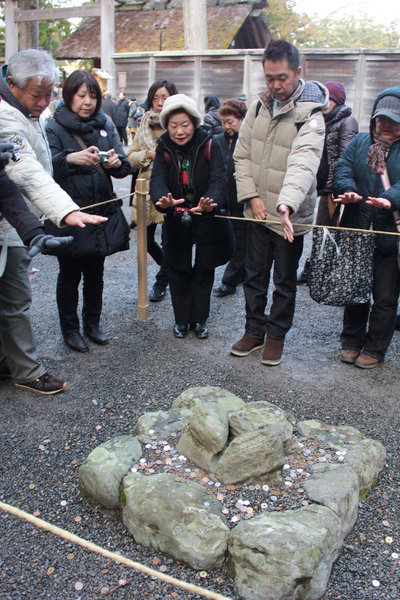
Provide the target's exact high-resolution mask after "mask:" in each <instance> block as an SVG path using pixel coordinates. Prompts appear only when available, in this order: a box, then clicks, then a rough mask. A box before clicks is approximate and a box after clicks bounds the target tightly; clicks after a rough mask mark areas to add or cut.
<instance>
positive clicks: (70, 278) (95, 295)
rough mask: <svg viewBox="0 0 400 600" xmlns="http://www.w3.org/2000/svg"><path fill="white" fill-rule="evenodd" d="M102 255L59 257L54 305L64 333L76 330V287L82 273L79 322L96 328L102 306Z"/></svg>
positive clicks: (77, 296) (87, 326) (67, 333)
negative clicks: (81, 306)
mask: <svg viewBox="0 0 400 600" xmlns="http://www.w3.org/2000/svg"><path fill="white" fill-rule="evenodd" d="M104 260H105V258H104V256H89V257H86V258H66V257H60V256H59V257H58V262H59V264H60V272H59V274H58V279H57V305H58V312H59V316H60V325H61V331H62V333H63V335H64V336H66V335H70V334H71V333H75V332H77V331H79V318H78V314H77V308H78V299H79V294H78V286H79V283H80V280H81V277H82V275H83V308H82V321H83V326H84V328H85V329H90V328H91V327H97V326H98V325H99V323H100V316H101V309H102V306H103V271H104Z"/></svg>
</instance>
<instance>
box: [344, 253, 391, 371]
mask: <svg viewBox="0 0 400 600" xmlns="http://www.w3.org/2000/svg"><path fill="white" fill-rule="evenodd" d="M373 277H374V279H373V284H372V298H373V305H372V308H371V305H370V303H368V304H355V305H353V306H346V308H345V309H344V316H343V331H342V334H341V336H340V341H341V342H342V348H343V349H344V350H358V351H359V352H360V351H361V350H363V351H364V352H365V354H368V355H369V356H372V357H374V358H377V359H378V360H383V359H384V358H385V353H386V350H387V349H388V347H389V344H390V342H391V340H392V337H393V333H394V329H395V326H396V314H397V302H398V298H399V290H400V274H399V268H398V265H397V253H396V252H392V253H390V254H387V253H385V252H381V251H380V250H379V249H378V248H375V252H374V273H373ZM368 317H369V323H368Z"/></svg>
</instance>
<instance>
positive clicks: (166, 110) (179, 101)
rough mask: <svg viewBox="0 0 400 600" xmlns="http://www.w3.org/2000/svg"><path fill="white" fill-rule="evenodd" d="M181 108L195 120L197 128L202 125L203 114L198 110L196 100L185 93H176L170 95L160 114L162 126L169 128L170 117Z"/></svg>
mask: <svg viewBox="0 0 400 600" xmlns="http://www.w3.org/2000/svg"><path fill="white" fill-rule="evenodd" d="M179 109H181V110H182V111H183V112H185V113H187V114H188V115H190V116H191V117H193V118H194V120H195V127H196V129H197V128H198V127H200V123H201V115H200V113H199V111H198V110H197V105H196V102H195V101H194V100H192V99H191V98H189V96H186V95H185V94H174V95H173V96H169V97H168V98H167V99H166V100H165V102H164V106H163V109H162V111H161V115H160V122H161V127H163V128H164V129H167V125H168V117H169V116H170V114H171V113H172V112H174V111H176V110H179Z"/></svg>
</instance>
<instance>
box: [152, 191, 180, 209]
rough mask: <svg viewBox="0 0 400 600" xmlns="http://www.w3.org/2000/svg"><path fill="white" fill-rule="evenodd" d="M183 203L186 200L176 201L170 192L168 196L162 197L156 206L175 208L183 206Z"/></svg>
mask: <svg viewBox="0 0 400 600" xmlns="http://www.w3.org/2000/svg"><path fill="white" fill-rule="evenodd" d="M183 202H185V199H184V198H180V199H179V200H175V198H173V197H172V194H171V192H169V193H168V196H162V198H160V199H159V200H158V202H156V206H159V207H160V208H173V207H174V206H178V205H179V204H183Z"/></svg>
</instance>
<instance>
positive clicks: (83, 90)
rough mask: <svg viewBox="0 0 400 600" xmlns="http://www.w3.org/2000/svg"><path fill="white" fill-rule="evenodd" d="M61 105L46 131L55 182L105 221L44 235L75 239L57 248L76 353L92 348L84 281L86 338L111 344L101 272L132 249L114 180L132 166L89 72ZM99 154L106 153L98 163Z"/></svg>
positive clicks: (63, 318) (60, 292)
mask: <svg viewBox="0 0 400 600" xmlns="http://www.w3.org/2000/svg"><path fill="white" fill-rule="evenodd" d="M62 95H63V100H64V102H63V104H61V105H60V106H59V107H58V108H57V110H56V112H55V115H54V120H53V121H52V122H51V123H49V125H48V126H47V128H46V133H47V137H48V140H49V145H50V149H51V154H52V158H53V167H54V179H55V180H56V181H57V183H58V184H59V185H60V186H61V187H62V188H63V189H64V190H65V191H66V192H67V193H68V194H70V196H71V197H72V198H73V199H74V200H75V202H76V203H77V204H78V205H79V206H82V207H86V206H90V205H91V204H98V203H100V202H104V204H102V205H99V206H96V209H95V210H96V211H97V212H99V213H100V214H102V215H104V216H105V217H107V221H106V222H105V223H104V224H102V225H99V227H98V229H95V228H94V227H91V226H89V227H87V228H86V229H84V230H71V229H69V228H65V229H64V230H60V229H57V228H56V227H55V226H54V225H53V224H51V223H46V227H45V231H46V232H48V233H56V234H57V235H61V236H62V235H73V237H74V242H73V244H71V246H67V247H65V248H60V249H56V250H55V251H54V252H53V254H55V255H56V256H57V258H58V262H59V266H60V270H59V274H58V279H57V306H58V312H59V317H60V325H61V331H62V334H63V337H64V340H65V342H66V344H67V345H68V346H69V347H70V348H71V349H72V350H76V351H77V352H87V351H88V346H87V344H86V342H85V340H84V339H83V338H82V336H81V334H80V328H79V318H78V315H77V308H78V287H79V283H80V281H81V278H82V276H83V308H82V321H83V329H84V332H85V334H86V336H87V337H88V338H89V339H90V340H91V341H92V342H94V343H95V344H100V345H104V344H107V343H108V338H107V336H106V334H105V333H104V332H103V331H102V330H101V328H100V316H101V311H102V303H103V271H104V261H105V257H106V256H110V255H111V254H114V253H115V252H120V251H121V250H127V249H128V248H129V234H128V233H127V228H128V229H129V226H127V223H126V222H125V217H124V216H123V214H122V212H121V209H120V207H119V205H118V204H117V202H114V201H113V202H107V200H111V199H112V198H113V189H112V183H111V176H113V177H116V178H118V179H121V178H123V177H126V175H128V174H129V172H130V165H129V161H128V159H127V158H126V156H125V154H124V151H123V149H122V147H121V146H120V144H119V141H118V136H117V134H116V132H115V129H114V127H113V125H112V124H111V123H110V122H109V121H108V120H107V117H106V115H105V113H104V112H103V111H102V110H101V101H102V97H101V89H100V86H99V84H98V83H97V80H96V78H95V77H94V75H93V74H92V73H90V72H89V71H83V70H79V71H74V72H73V73H72V74H71V75H70V76H69V77H68V79H67V80H66V81H65V83H64V87H63V92H62ZM99 151H101V152H106V153H108V155H107V157H106V160H105V162H103V163H99V160H100V159H99Z"/></svg>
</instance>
